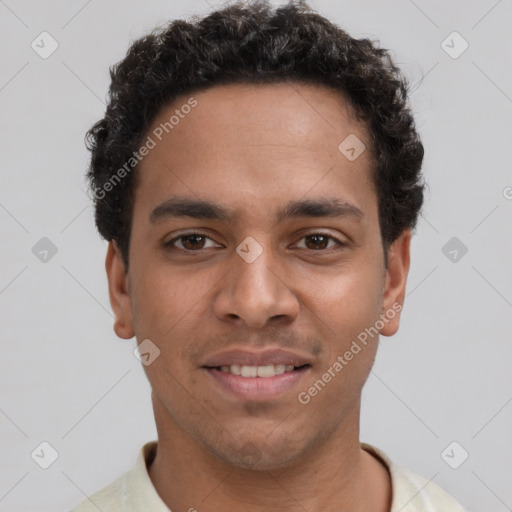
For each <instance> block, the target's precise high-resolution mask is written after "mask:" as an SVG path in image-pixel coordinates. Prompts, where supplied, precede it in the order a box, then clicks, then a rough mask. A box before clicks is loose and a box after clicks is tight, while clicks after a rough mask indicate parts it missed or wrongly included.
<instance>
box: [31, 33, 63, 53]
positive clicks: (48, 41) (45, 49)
mask: <svg viewBox="0 0 512 512" xmlns="http://www.w3.org/2000/svg"><path fill="white" fill-rule="evenodd" d="M30 47H31V48H32V50H34V51H35V52H36V53H37V54H38V55H39V57H41V59H47V58H48V57H50V55H51V54H52V53H53V52H55V50H57V48H58V47H59V43H58V42H57V40H56V39H55V38H54V37H53V36H52V35H51V34H50V33H48V32H46V31H44V32H41V33H40V34H39V35H38V36H37V37H36V38H35V39H34V40H33V41H32V43H31V44H30Z"/></svg>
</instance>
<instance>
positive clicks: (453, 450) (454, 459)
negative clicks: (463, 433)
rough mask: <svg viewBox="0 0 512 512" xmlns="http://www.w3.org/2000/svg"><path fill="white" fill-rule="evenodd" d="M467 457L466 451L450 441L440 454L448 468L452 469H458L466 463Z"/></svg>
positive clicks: (458, 444)
mask: <svg viewBox="0 0 512 512" xmlns="http://www.w3.org/2000/svg"><path fill="white" fill-rule="evenodd" d="M468 457H469V453H468V452H467V451H466V449H465V448H464V447H463V446H462V445H461V444H460V443H458V442H457V441H452V442H451V443H450V444H449V445H448V446H447V447H446V448H445V449H444V450H443V451H442V452H441V458H442V459H443V460H444V461H445V462H446V464H448V466H450V467H451V468H452V469H458V468H460V467H461V466H462V464H464V462H466V460H467V459H468Z"/></svg>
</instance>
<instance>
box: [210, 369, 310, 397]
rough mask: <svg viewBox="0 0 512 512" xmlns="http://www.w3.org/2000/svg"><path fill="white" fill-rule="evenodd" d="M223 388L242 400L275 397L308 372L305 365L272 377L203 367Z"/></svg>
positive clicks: (294, 384)
mask: <svg viewBox="0 0 512 512" xmlns="http://www.w3.org/2000/svg"><path fill="white" fill-rule="evenodd" d="M205 370H206V371H207V372H208V373H209V374H210V375H211V376H212V378H213V379H214V381H215V382H217V383H218V384H219V385H220V386H221V387H222V388H223V389H225V390H227V391H229V392H230V393H231V394H233V395H235V396H237V397H238V398H242V399H244V400H258V399H269V398H277V397H278V396H279V395H282V394H283V393H286V392H287V391H290V390H291V389H292V388H293V387H295V386H297V384H298V382H299V381H300V380H301V379H302V378H303V377H304V376H305V374H306V373H308V372H309V370H310V367H309V366H306V367H304V368H300V369H298V370H293V371H292V372H285V373H281V374H280V375H274V377H242V376H241V375H234V374H233V373H227V372H221V371H220V370H217V369H215V368H205Z"/></svg>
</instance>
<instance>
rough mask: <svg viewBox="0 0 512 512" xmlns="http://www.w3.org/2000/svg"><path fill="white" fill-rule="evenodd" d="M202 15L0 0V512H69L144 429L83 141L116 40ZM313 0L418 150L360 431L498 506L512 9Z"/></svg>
mask: <svg viewBox="0 0 512 512" xmlns="http://www.w3.org/2000/svg"><path fill="white" fill-rule="evenodd" d="M219 5H221V3H220V2H216V1H214V0H208V1H205V0H190V1H186V2H185V1H172V2H171V1H163V0H152V1H142V0H138V1H130V2H127V1H124V0H114V1H112V0H109V1H107V0H89V1H86V0H72V1H71V0H67V1H63V0H58V1H57V0H54V1H40V2H36V1H24V0H0V34H1V36H0V37H1V43H2V44H1V46H0V54H1V63H2V65H1V68H0V112H1V117H0V123H1V138H0V169H1V188H0V221H1V237H2V243H1V245H0V254H1V265H0V311H1V321H0V329H1V344H2V345H1V357H0V390H1V394H0V453H1V455H0V457H1V471H0V511H9V512H21V511H24V512H30V511H47V510H55V511H58V510H61V511H64V510H69V509H71V508H72V507H73V506H75V505H76V504H77V503H78V502H80V501H82V500H83V499H84V498H85V496H86V495H90V494H92V493H93V492H95V491H97V490H99V489H100V488H102V487H104V486H105V485H107V484H108V483H110V482H111V481H113V480H114V479H115V478H117V477H118V476H120V475H121V473H122V472H124V471H126V470H127V469H129V468H131V467H132V466H133V464H134V462H135V458H136V455H137V452H138V450H139V449H140V447H141V446H142V444H143V443H145V442H147V441H149V440H152V439H155V438H156V431H155V426H154V420H153V415H152V408H151V404H150V389H149V385H148V383H147V381H146V378H145V375H144V372H143V370H142V366H141V363H140V362H139V361H138V360H137V359H136V358H135V357H134V355H133V349H134V347H135V340H130V341H123V340H119V339H118V338H117V337H116V336H115V334H114V332H113V330H112V325H113V318H112V312H111V309H110V304H109V300H108V294H107V282H106V276H105V272H104V256H105V250H106V243H105V242H104V241H102V240H101V239H100V237H99V235H98V234H97V233H96V231H95V227H94V222H93V211H92V208H91V203H90V200H89V198H88V196H87V194H86V182H85V180H84V173H85V171H86V168H87V164H88V152H87V151H86V149H85V146H84V140H83V139H84V134H85V132H86V130H87V129H88V128H89V127H90V126H91V125H92V124H93V123H94V122H95V121H96V120H97V119H99V118H100V117H102V115H103V112H104V108H105V105H104V102H105V95H106V91H107V88H108V86H109V74H108V68H109V66H110V65H112V64H114V63H115V62H117V61H119V60H120V59H121V58H123V56H124V54H125V52H126V50H127V48H128V45H129V43H130V41H132V40H134V39H136V38H138V37H139V36H141V35H143V34H144V33H145V32H147V31H149V30H150V29H152V28H153V27H154V26H155V25H161V24H163V23H165V22H166V21H168V20H170V19H174V18H183V17H185V18H186V17H189V16H191V15H193V14H205V13H207V12H209V11H210V10H211V9H212V8H213V7H216V6H219ZM311 5H312V6H313V7H315V8H316V9H317V10H318V11H319V12H320V13H321V14H323V15H325V16H327V17H329V18H331V19H332V20H333V21H335V22H336V23H338V24H339V25H340V26H341V27H343V28H345V29H347V30H348V31H349V32H350V33H351V34H352V35H353V36H356V37H369V38H371V39H379V40H380V41H381V45H382V46H383V47H385V48H389V49H391V50H392V55H393V56H394V58H395V59H396V62H397V63H398V64H399V65H400V66H401V67H402V69H403V70H404V72H405V74H406V75H407V77H408V79H409V81H410V83H411V88H412V96H411V103H412V107H413V109H414V112H415V115H416V119H417V125H418V128H419V131H420V133H421V136H422V139H423V142H424V145H425V148H426V156H425V163H424V172H425V176H426V179H427V181H428V184H429V190H428V193H427V197H426V203H425V208H424V214H423V217H422V219H421V220H420V223H419V225H418V229H417V232H416V234H415V237H414V239H413V249H412V267H411V271H410V276H409V283H408V292H407V298H406V303H405V308H404V313H403V322H402V325H401V329H400V331H399V333H398V334H397V335H396V336H394V337H392V338H382V339H381V342H380V348H379V354H378V357H377V360H376V364H375V367H374V369H373V372H372V373H371V375H370V377H369V380H368V382H367V384H366V387H365V389H364V392H363V405H362V407H363V410H362V418H361V440H362V441H364V442H368V443H371V444H374V445H376V446H377V447H379V448H380V449H382V450H383V451H384V452H385V453H387V454H388V455H389V456H390V457H391V459H392V460H393V461H394V462H395V463H397V464H400V465H403V466H406V467H408V468H410V469H412V470H413V471H415V472H417V473H420V474H422V475H423V476H425V477H426V478H427V479H429V480H430V479H432V481H434V482H435V483H437V484H439V485H441V486H442V487H444V488H446V489H447V490H449V492H450V493H451V494H453V495H454V496H456V497H457V499H458V500H459V501H460V502H461V503H462V504H464V505H465V506H466V507H468V509H470V510H473V511H475V512H476V511H484V510H485V511H486V512H505V511H508V510H512V486H511V485H510V482H511V481H512V440H511V433H512V373H511V371H510V366H511V361H512V343H510V341H511V334H510V332H511V321H510V319H511V313H512V286H511V285H512V270H511V265H510V262H511V254H512V229H510V228H511V222H510V221H511V214H512V200H511V198H512V188H511V187H512V173H511V164H510V162H511V161H512V139H511V131H512V130H511V127H512V116H511V114H512V68H511V67H510V51H511V35H510V34H511V32H510V21H511V19H512V2H511V1H510V0H500V1H496V0H479V1H475V0H473V1H468V0H457V1H455V0H454V1H450V2H446V1H443V0H435V1H434V0H432V1H430V0H414V1H413V0H392V1H391V0H387V1H377V0H374V1H370V0H358V1H351V2H349V1H339V2H337V1H328V0H316V1H313V2H311ZM41 32H48V33H49V34H50V36H51V38H52V39H53V40H55V41H56V42H57V44H58V48H57V49H56V50H55V51H54V52H53V53H52V54H51V55H50V56H49V57H47V58H42V57H41V56H40V54H39V53H37V52H36V51H35V50H34V49H33V47H32V46H31V44H32V42H33V41H36V43H37V41H40V37H42V36H40V34H41ZM453 32H457V34H455V35H454V34H453ZM44 37H45V38H47V39H46V40H45V41H47V43H46V44H45V48H46V50H49V49H51V44H55V43H52V42H51V40H50V39H48V36H46V35H45V36H44ZM38 38H39V39H38ZM443 41H445V43H443ZM466 44H468V45H469V46H468V48H467V49H466V50H465V51H464V52H463V53H462V54H460V55H457V54H458V53H459V52H460V51H461V50H462V49H463V48H464V47H465V46H466ZM39 45H40V46H41V44H40V43H39ZM450 54H451V55H450ZM455 57H456V58H455ZM44 237H46V238H47V239H49V240H50V241H51V244H50V243H49V242H48V240H46V239H44V240H43V241H41V239H42V238H44ZM453 237H456V240H452V238H453ZM37 244H43V245H42V246H41V245H37ZM446 244H448V245H446ZM450 244H451V245H450ZM453 244H455V245H453ZM34 246H35V247H36V248H35V249H33V248H34ZM40 247H43V248H46V249H44V250H49V252H48V254H47V255H46V258H47V261H41V259H40V255H39V256H38V254H39V253H38V249H39V250H41V249H40ZM464 247H465V248H466V249H467V252H466V253H465V254H463V252H464V251H465V249H464ZM48 248H50V249H48ZM52 248H53V252H55V250H56V253H55V254H53V252H52ZM453 251H457V259H456V261H453V259H454V252H453ZM42 442H47V443H49V444H50V445H51V446H52V447H53V449H54V450H56V452H57V453H58V458H57V459H56V460H55V462H54V463H53V464H52V465H51V466H50V467H49V468H48V469H42V468H41V467H40V465H38V464H37V463H36V461H37V456H36V455H34V457H32V456H31V454H33V453H36V454H37V453H38V450H39V452H40V451H41V450H43V451H44V449H45V446H46V450H47V451H46V452H45V453H46V454H48V453H49V452H48V447H47V445H42V447H41V443H42ZM453 442H455V443H456V444H451V443H453ZM447 447H448V453H449V454H450V456H451V460H450V462H451V464H452V465H457V464H458V463H460V461H461V460H462V459H463V458H464V457H465V456H466V452H467V454H468V458H467V460H465V461H464V462H463V463H462V464H461V465H460V466H459V467H458V468H457V469H453V468H452V467H450V465H449V464H448V463H447V462H446V460H447V457H446V448H447ZM34 450H35V452H34ZM443 454H444V456H443ZM34 459H35V460H36V461H35V460H34ZM454 461H455V463H454Z"/></svg>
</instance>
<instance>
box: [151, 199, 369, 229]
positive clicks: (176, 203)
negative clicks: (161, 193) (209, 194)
mask: <svg viewBox="0 0 512 512" xmlns="http://www.w3.org/2000/svg"><path fill="white" fill-rule="evenodd" d="M184 217H186V218H192V219H210V220H219V221H223V222H232V221H234V220H236V218H237V215H236V213H235V211H234V210H232V209H231V208H227V207H225V206H222V205H220V204H217V203H212V202H210V201H205V200H201V199H190V198H184V197H171V198H169V199H167V200H166V201H164V202H163V203H161V204H159V205H158V206H157V207H156V208H155V209H154V210H153V211H152V212H151V214H150V217H149V220H150V221H151V223H153V224H155V223H157V222H158V221H160V220H162V219H164V218H184ZM301 217H329V218H343V217H352V218H355V219H361V218H363V217H364V213H363V212H362V211H361V210H360V209H359V208H357V207H356V206H355V205H353V204H351V203H348V202H346V201H343V200H341V199H338V198H320V199H305V200H299V201H290V202H288V203H287V204H286V205H285V206H284V208H282V209H281V210H279V211H278V213H277V215H276V218H277V222H282V221H284V220H287V219H295V218H301Z"/></svg>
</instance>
